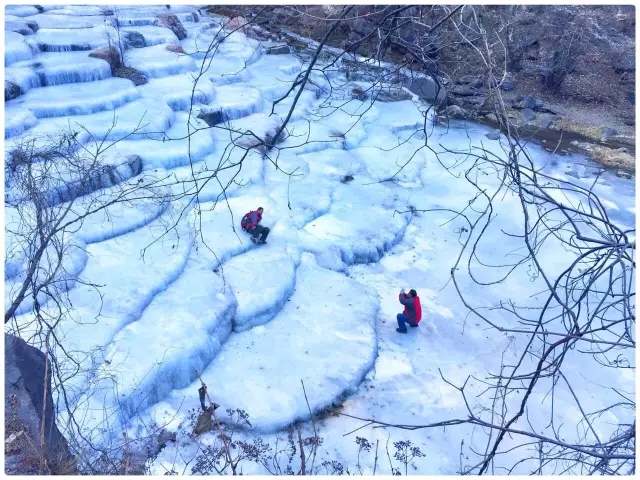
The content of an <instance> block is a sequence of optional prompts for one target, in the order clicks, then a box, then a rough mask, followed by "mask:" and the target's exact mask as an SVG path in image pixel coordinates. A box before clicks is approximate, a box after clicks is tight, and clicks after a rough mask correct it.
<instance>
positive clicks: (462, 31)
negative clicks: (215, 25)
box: [209, 5, 635, 172]
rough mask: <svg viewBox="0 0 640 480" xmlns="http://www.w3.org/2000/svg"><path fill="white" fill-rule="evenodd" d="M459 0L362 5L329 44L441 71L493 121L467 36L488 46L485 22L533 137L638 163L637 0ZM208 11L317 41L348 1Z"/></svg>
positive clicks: (465, 104) (450, 98) (455, 93)
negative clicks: (552, 0)
mask: <svg viewBox="0 0 640 480" xmlns="http://www.w3.org/2000/svg"><path fill="white" fill-rule="evenodd" d="M455 8H456V7H455V6H452V7H446V6H438V5H435V6H429V5H424V6H406V7H402V6H392V5H361V6H355V7H354V8H353V9H352V10H351V11H350V12H349V13H348V14H347V15H346V16H345V18H344V19H343V20H342V21H341V22H340V26H339V28H336V29H335V30H334V31H333V32H332V33H331V35H330V36H329V39H328V40H327V42H326V45H328V46H333V47H338V48H343V49H345V50H346V51H349V52H355V53H357V54H360V55H363V56H365V57H375V58H377V59H380V60H384V61H388V62H392V63H395V64H398V65H400V64H402V65H408V66H409V67H410V68H411V69H413V70H415V71H418V72H426V73H428V74H430V75H433V74H435V75H437V76H438V77H439V78H440V79H441V81H442V84H443V85H444V86H445V87H446V91H447V95H446V101H445V102H444V104H443V105H442V107H445V108H447V110H446V111H453V110H455V111H456V112H458V113H459V114H458V115H456V117H457V118H465V119H468V118H471V119H475V120H478V121H480V122H483V123H488V124H493V123H495V119H493V118H492V112H493V111H494V105H493V102H494V99H493V98H492V97H491V95H490V94H487V92H488V88H487V84H488V82H489V83H492V85H491V86H495V83H494V82H495V81H496V78H495V77H492V78H488V77H487V73H486V65H485V64H484V61H483V59H482V57H481V56H480V55H478V53H477V52H478V50H476V49H474V48H473V47H471V46H470V45H469V41H467V40H471V43H474V42H475V43H477V44H478V46H479V48H481V49H482V48H483V45H482V42H483V40H482V36H480V35H478V33H477V31H476V30H477V28H476V27H477V25H482V28H484V29H486V31H487V32H488V35H489V36H490V37H491V38H490V40H491V41H490V42H489V43H490V44H492V45H493V48H492V55H493V56H494V60H495V61H496V64H497V65H499V66H500V68H499V69H498V70H500V72H499V75H498V77H500V78H499V79H500V82H501V83H500V88H501V90H502V91H503V101H504V103H505V106H506V108H507V113H508V117H509V118H510V119H511V122H512V123H513V124H514V125H516V126H517V127H518V128H522V129H523V131H526V132H530V133H531V135H529V134H527V138H529V137H533V138H534V139H537V140H538V141H540V142H542V144H543V145H551V144H552V143H554V142H555V139H557V138H561V136H560V135H559V133H564V136H562V138H564V137H566V136H567V134H569V136H570V137H571V138H572V139H571V143H569V142H560V143H562V145H560V149H559V150H558V151H560V152H561V153H562V152H565V153H571V152H574V153H580V154H586V155H589V156H591V157H592V158H594V160H596V161H598V162H600V163H602V164H604V165H606V166H609V167H613V168H623V169H625V170H626V171H628V172H632V171H634V170H635V158H634V156H635V8H634V7H633V6H631V5H626V6H625V5H506V6H476V7H475V8H474V10H473V11H471V8H461V9H460V10H456V11H455V12H452V11H453V10H455ZM209 11H210V12H211V13H214V14H219V15H224V16H227V17H229V18H234V17H235V18H238V16H241V17H242V18H243V20H245V19H246V20H245V21H250V22H251V28H256V26H259V28H261V29H263V30H265V31H266V32H267V34H271V35H273V34H283V35H284V36H285V37H286V36H287V32H293V33H295V34H297V35H301V36H304V37H308V38H310V39H313V40H315V41H319V40H321V39H323V38H324V36H325V34H327V32H328V31H329V29H330V28H331V26H332V25H333V24H334V23H335V21H334V19H336V18H338V17H339V16H340V15H341V12H342V7H341V6H336V5H314V6H287V5H279V6H271V7H269V6H268V7H266V8H265V7H263V6H260V7H251V6H215V7H210V8H209ZM450 13H455V15H449V14H450ZM381 39H382V40H381ZM475 43H474V44H475ZM494 73H496V72H494ZM502 74H505V76H504V77H503V76H502ZM414 93H416V92H414ZM442 111H445V109H444V108H443V109H442ZM574 137H575V138H574ZM556 143H557V142H556ZM556 143H554V145H553V146H552V147H551V149H552V150H556V146H557V145H556ZM565 147H566V148H565ZM598 149H600V150H598ZM602 151H604V152H605V154H604V155H601V154H599V153H598V152H602ZM596 153H598V154H597V155H596Z"/></svg>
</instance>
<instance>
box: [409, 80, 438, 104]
mask: <svg viewBox="0 0 640 480" xmlns="http://www.w3.org/2000/svg"><path fill="white" fill-rule="evenodd" d="M409 82H410V83H409V85H408V86H407V88H408V89H409V90H410V91H411V92H412V93H415V94H416V95H418V97H420V98H422V99H424V100H427V101H428V102H433V103H441V102H443V101H444V100H445V99H446V98H447V91H446V89H445V88H444V87H443V86H442V85H440V86H438V84H437V83H436V81H435V80H434V79H433V78H431V77H418V78H413V79H410V80H409Z"/></svg>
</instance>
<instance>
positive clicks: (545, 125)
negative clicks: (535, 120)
mask: <svg viewBox="0 0 640 480" xmlns="http://www.w3.org/2000/svg"><path fill="white" fill-rule="evenodd" d="M549 125H551V117H544V118H541V119H540V127H541V128H549Z"/></svg>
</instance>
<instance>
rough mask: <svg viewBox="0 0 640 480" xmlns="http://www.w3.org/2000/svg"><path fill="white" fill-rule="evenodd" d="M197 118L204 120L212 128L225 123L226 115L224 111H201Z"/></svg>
mask: <svg viewBox="0 0 640 480" xmlns="http://www.w3.org/2000/svg"><path fill="white" fill-rule="evenodd" d="M196 118H199V119H201V120H204V121H205V122H206V124H207V125H209V126H210V127H214V126H216V125H218V124H220V123H222V122H224V113H223V112H222V110H213V111H210V112H207V111H203V110H200V113H198V116H197V117H196Z"/></svg>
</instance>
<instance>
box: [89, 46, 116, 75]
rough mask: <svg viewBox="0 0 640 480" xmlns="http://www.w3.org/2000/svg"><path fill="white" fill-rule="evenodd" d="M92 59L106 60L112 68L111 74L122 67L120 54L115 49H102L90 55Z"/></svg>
mask: <svg viewBox="0 0 640 480" xmlns="http://www.w3.org/2000/svg"><path fill="white" fill-rule="evenodd" d="M89 56H90V57H93V58H99V59H101V60H104V61H105V62H107V63H108V64H109V66H110V67H111V72H113V71H114V70H115V69H116V68H118V67H119V66H120V65H121V61H120V54H119V53H118V50H116V49H115V48H114V47H102V48H98V49H96V50H94V51H93V52H91V53H90V54H89Z"/></svg>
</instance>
